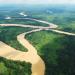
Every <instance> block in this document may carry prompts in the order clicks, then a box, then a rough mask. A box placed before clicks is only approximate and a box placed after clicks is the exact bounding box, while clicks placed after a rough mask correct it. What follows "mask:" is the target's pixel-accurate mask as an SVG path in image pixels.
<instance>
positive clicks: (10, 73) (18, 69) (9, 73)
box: [0, 57, 31, 75]
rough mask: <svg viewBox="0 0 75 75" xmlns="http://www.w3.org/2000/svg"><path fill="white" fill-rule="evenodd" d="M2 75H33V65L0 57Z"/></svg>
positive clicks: (0, 73) (0, 72)
mask: <svg viewBox="0 0 75 75" xmlns="http://www.w3.org/2000/svg"><path fill="white" fill-rule="evenodd" d="M0 75H31V64H30V63H26V62H20V61H16V62H15V61H11V60H6V59H4V58H2V57H0Z"/></svg>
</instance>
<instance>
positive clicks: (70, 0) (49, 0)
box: [0, 0, 75, 4]
mask: <svg viewBox="0 0 75 75" xmlns="http://www.w3.org/2000/svg"><path fill="white" fill-rule="evenodd" d="M0 4H75V0H0Z"/></svg>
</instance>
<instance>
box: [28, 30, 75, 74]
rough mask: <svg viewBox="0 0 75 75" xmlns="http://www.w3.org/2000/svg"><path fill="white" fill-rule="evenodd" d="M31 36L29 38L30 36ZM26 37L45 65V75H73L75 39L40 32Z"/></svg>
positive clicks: (74, 68) (74, 71)
mask: <svg viewBox="0 0 75 75" xmlns="http://www.w3.org/2000/svg"><path fill="white" fill-rule="evenodd" d="M30 35H31V36H30ZM30 35H27V39H28V40H29V41H30V42H31V43H32V44H33V45H34V46H35V47H36V49H37V51H38V54H39V55H40V56H41V57H42V59H43V60H44V62H45V65H46V71H45V75H75V37H74V36H67V35H60V34H56V33H53V32H50V31H41V32H36V33H32V34H30Z"/></svg>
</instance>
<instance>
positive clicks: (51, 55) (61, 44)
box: [0, 5, 75, 75]
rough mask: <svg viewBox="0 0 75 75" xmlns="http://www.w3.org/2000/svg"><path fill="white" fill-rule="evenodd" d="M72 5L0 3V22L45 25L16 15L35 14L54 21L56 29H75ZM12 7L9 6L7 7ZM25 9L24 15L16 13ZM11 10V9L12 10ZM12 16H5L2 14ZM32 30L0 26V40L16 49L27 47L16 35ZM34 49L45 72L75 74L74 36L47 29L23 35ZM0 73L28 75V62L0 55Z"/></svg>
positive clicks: (74, 15) (32, 16)
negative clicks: (5, 4)
mask: <svg viewBox="0 0 75 75" xmlns="http://www.w3.org/2000/svg"><path fill="white" fill-rule="evenodd" d="M74 7H75V6H61V5H60V6H58V5H56V6H41V5H39V7H38V6H31V7H28V6H25V7H21V6H12V7H8V6H7V7H0V23H1V24H5V23H13V24H30V25H36V26H47V24H43V23H39V22H36V21H32V20H24V19H16V18H35V19H40V20H45V21H48V22H52V23H54V24H57V25H58V28H57V29H59V30H63V31H68V32H73V33H74V32H75V10H74ZM11 8H12V9H11ZM22 11H23V12H25V14H27V15H28V16H27V17H24V16H21V15H19V13H20V12H22ZM12 12H14V13H12ZM8 16H10V17H12V18H13V19H9V20H6V19H5V17H8ZM29 30H32V29H31V28H22V27H0V41H3V42H5V43H6V44H8V45H10V46H12V47H14V48H15V49H17V50H21V51H27V49H25V48H24V47H23V46H22V45H21V44H20V43H19V42H18V41H17V38H16V36H17V35H19V34H20V33H23V32H27V31H29ZM26 38H27V39H28V40H29V41H30V43H31V44H33V46H34V47H35V48H36V49H37V51H38V54H39V55H40V56H41V58H42V59H43V60H44V62H45V65H46V71H45V75H75V37H74V36H68V35H61V34H57V33H54V32H51V31H40V32H36V33H32V34H29V35H27V36H26ZM0 75H31V64H30V63H26V62H20V61H16V62H15V61H11V60H7V59H4V58H2V57H0Z"/></svg>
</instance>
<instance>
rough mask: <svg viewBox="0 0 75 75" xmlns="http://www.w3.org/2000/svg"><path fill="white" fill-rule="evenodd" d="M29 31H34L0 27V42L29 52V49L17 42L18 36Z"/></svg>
mask: <svg viewBox="0 0 75 75" xmlns="http://www.w3.org/2000/svg"><path fill="white" fill-rule="evenodd" d="M29 30H32V29H31V28H22V27H0V41H3V42H5V43H6V44H8V45H10V46H11V47H14V48H15V49H17V50H21V51H27V49H26V48H24V47H23V46H22V45H21V44H20V43H19V42H18V41H17V35H19V34H21V33H23V32H27V31H29Z"/></svg>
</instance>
